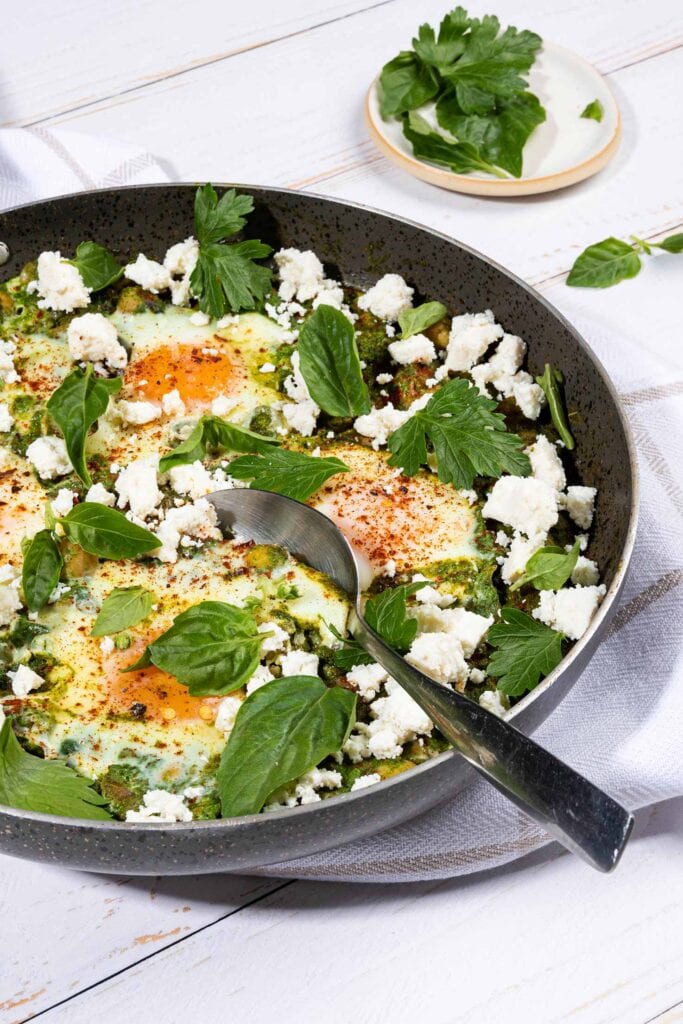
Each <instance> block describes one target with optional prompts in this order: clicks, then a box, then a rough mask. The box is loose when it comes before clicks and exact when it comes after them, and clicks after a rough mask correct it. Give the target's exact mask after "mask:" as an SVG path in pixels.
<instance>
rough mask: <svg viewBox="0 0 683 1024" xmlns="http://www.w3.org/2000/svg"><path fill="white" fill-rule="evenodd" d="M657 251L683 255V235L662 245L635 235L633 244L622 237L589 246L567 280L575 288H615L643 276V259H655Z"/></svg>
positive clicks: (670, 238)
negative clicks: (615, 285)
mask: <svg viewBox="0 0 683 1024" xmlns="http://www.w3.org/2000/svg"><path fill="white" fill-rule="evenodd" d="M653 249H663V250H664V252H669V253H681V252H683V232H679V233H677V234H675V235H669V237H668V238H664V239H662V241H661V242H646V241H644V240H643V239H642V238H637V237H636V236H635V235H631V240H630V241H629V242H623V241H622V240H621V239H619V238H604V239H603V240H602V242H596V243H595V245H589V246H588V248H587V249H584V251H583V252H582V253H581V255H580V256H577V258H576V260H575V261H574V265H573V266H572V269H571V270H570V271H569V276H568V277H567V284H568V285H569V286H570V287H572V288H611V287H612V285H614V284H618V283H619V282H620V281H626V280H628V278H631V277H636V276H637V275H638V274H639V273H640V267H641V257H642V256H644V255H647V256H651V255H652V250H653Z"/></svg>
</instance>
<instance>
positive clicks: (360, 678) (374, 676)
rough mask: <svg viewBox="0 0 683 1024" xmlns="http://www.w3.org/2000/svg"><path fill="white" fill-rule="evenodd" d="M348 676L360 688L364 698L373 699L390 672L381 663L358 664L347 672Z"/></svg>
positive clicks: (359, 690)
mask: <svg viewBox="0 0 683 1024" xmlns="http://www.w3.org/2000/svg"><path fill="white" fill-rule="evenodd" d="M346 678H347V679H348V681H349V682H350V683H353V685H354V686H355V687H356V689H357V690H358V692H359V694H360V695H361V697H362V698H363V700H372V698H373V697H376V696H377V694H378V693H379V691H380V689H381V687H382V683H384V682H386V680H387V679H388V678H389V673H388V672H387V671H386V669H384V668H382V666H381V665H376V664H375V665H356V666H355V667H354V668H352V669H350V670H349V671H348V672H347V673H346Z"/></svg>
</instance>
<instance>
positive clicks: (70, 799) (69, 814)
mask: <svg viewBox="0 0 683 1024" xmlns="http://www.w3.org/2000/svg"><path fill="white" fill-rule="evenodd" d="M106 802H107V801H106V800H105V799H104V798H103V797H101V796H100V794H99V793H97V792H96V791H95V790H94V789H93V788H92V785H91V783H90V781H89V780H88V779H85V778H83V777H82V776H81V775H78V774H77V773H76V772H75V771H74V770H73V768H69V766H68V765H67V764H66V763H65V762H64V761H60V760H57V759H49V758H43V757H36V756H35V755H33V754H27V753H26V751H25V750H24V749H23V747H22V746H21V744H20V743H19V740H18V739H17V737H16V736H15V735H14V732H13V730H12V723H11V719H9V718H8V719H7V720H6V721H5V723H4V725H3V727H2V729H1V730H0V803H1V804H6V805H7V806H8V807H17V808H19V809H20V810H23V811H38V812H39V813H41V814H60V815H63V816H64V817H65V818H90V819H93V820H97V821H107V820H109V819H110V818H111V814H109V812H108V811H106V810H105V809H104V805H105V804H106Z"/></svg>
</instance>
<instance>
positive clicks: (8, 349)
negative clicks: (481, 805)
mask: <svg viewBox="0 0 683 1024" xmlns="http://www.w3.org/2000/svg"><path fill="white" fill-rule="evenodd" d="M16 351H17V346H16V345H15V344H14V342H13V341H10V340H9V339H7V341H3V340H2V338H0V380H2V381H4V382H5V384H16V382H17V381H18V380H19V374H18V373H17V371H16V369H15V367H14V355H15V353H16Z"/></svg>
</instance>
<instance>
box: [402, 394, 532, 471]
mask: <svg viewBox="0 0 683 1024" xmlns="http://www.w3.org/2000/svg"><path fill="white" fill-rule="evenodd" d="M495 409H496V403H495V402H494V401H493V399H491V398H485V397H484V396H483V395H480V394H479V392H478V390H477V389H476V388H475V387H473V386H471V385H470V384H469V383H468V382H467V381H466V380H463V379H462V378H456V379H454V380H450V381H448V383H446V384H444V385H443V386H442V387H440V388H439V390H438V391H437V392H436V393H435V394H434V395H433V396H432V398H430V400H429V402H428V403H427V405H426V406H425V407H424V409H422V410H420V411H419V412H417V413H415V415H414V416H411V418H410V419H409V420H408V421H407V422H406V423H404V424H403V426H402V427H399V428H398V430H396V431H394V433H393V434H392V435H391V437H390V438H389V450H390V451H391V453H392V455H391V458H390V459H389V465H390V466H397V467H401V468H402V469H403V472H404V473H405V474H406V475H407V476H414V475H415V473H417V471H418V469H419V467H420V466H421V465H424V464H425V463H426V462H427V454H428V453H427V438H429V440H430V441H431V443H432V445H433V447H434V454H435V455H436V462H437V471H438V476H439V480H441V481H442V482H443V483H452V484H453V485H454V486H455V487H459V488H462V487H464V488H470V487H472V484H473V482H474V478H475V476H490V477H499V476H501V474H502V473H503V472H504V471H507V472H508V473H513V474H515V475H517V476H526V475H528V473H529V472H530V471H531V465H530V463H529V459H528V456H527V455H525V454H524V452H523V451H522V450H521V449H522V441H521V439H520V438H519V437H518V436H517V434H512V433H508V431H507V430H506V429H505V420H504V417H503V416H501V414H500V413H497V412H495V411H494V410H495Z"/></svg>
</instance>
